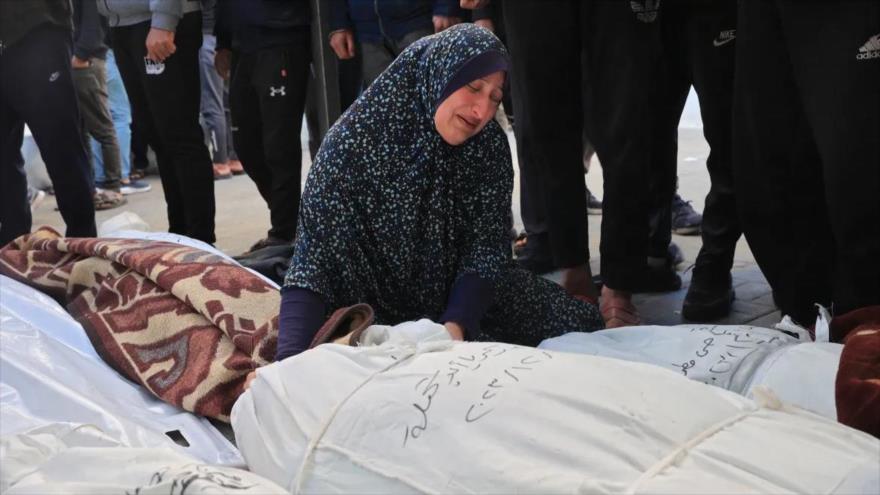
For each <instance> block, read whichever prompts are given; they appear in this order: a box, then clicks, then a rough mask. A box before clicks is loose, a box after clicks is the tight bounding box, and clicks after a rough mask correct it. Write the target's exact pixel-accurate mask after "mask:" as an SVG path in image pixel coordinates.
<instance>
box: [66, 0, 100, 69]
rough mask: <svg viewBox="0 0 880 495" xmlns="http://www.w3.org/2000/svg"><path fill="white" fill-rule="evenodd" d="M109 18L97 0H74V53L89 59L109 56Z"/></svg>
mask: <svg viewBox="0 0 880 495" xmlns="http://www.w3.org/2000/svg"><path fill="white" fill-rule="evenodd" d="M107 29H109V27H108V26H107V18H106V17H104V16H102V15H99V14H98V5H97V4H96V3H95V0H73V54H74V55H76V56H77V57H79V58H81V59H83V60H88V59H90V58H100V59H103V58H106V57H107V49H108V46H107V43H106V39H107Z"/></svg>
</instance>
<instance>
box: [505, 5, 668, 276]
mask: <svg viewBox="0 0 880 495" xmlns="http://www.w3.org/2000/svg"><path fill="white" fill-rule="evenodd" d="M590 5H591V9H590V11H589V12H587V15H586V16H585V20H584V44H585V48H584V49H585V51H586V54H585V55H586V59H587V64H588V65H587V70H588V72H587V78H588V82H587V84H588V85H589V88H590V91H589V95H590V96H589V98H587V101H586V105H585V106H586V108H587V117H588V119H589V124H590V125H589V129H590V136H591V137H592V138H593V144H594V146H595V147H596V153H597V154H598V156H599V160H600V161H601V162H602V167H603V178H604V182H605V188H604V191H605V194H604V197H603V198H602V199H603V208H602V240H601V245H600V249H601V255H602V257H601V265H602V280H603V282H604V283H605V286H606V287H608V288H609V289H612V290H618V291H632V290H633V289H635V288H637V287H638V283H639V280H640V279H641V278H642V277H643V276H645V271H646V269H647V265H646V258H647V245H648V214H649V207H650V195H649V192H650V188H649V171H650V165H651V157H652V154H653V142H654V141H653V133H654V125H655V122H654V118H655V117H654V116H655V113H656V111H657V105H658V104H659V99H660V93H659V91H658V88H657V85H656V84H655V83H654V81H658V80H659V79H660V77H661V75H662V72H661V69H662V60H661V31H660V24H659V22H660V21H659V15H658V13H657V11H656V10H655V9H654V6H655V5H656V4H655V3H654V2H638V1H635V2H605V1H595V2H592V3H591V4H590ZM649 81H650V82H649ZM517 119H519V116H517ZM517 124H519V120H517ZM582 182H583V181H581V183H582Z"/></svg>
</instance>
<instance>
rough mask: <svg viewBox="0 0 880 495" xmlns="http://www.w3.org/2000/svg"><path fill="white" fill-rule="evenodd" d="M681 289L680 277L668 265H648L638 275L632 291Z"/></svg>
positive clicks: (670, 290)
mask: <svg viewBox="0 0 880 495" xmlns="http://www.w3.org/2000/svg"><path fill="white" fill-rule="evenodd" d="M678 289H681V277H679V276H678V274H677V273H675V269H674V268H672V267H671V266H669V265H664V266H660V267H648V268H646V269H645V271H644V272H643V273H642V275H641V276H640V277H639V280H638V281H637V282H636V286H635V287H634V288H633V290H632V291H633V292H636V293H637V292H672V291H676V290H678Z"/></svg>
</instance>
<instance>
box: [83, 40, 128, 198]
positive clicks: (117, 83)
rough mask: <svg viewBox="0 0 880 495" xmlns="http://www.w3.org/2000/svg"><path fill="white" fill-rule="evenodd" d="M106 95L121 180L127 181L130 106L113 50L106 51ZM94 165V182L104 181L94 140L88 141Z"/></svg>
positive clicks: (99, 149) (101, 163)
mask: <svg viewBox="0 0 880 495" xmlns="http://www.w3.org/2000/svg"><path fill="white" fill-rule="evenodd" d="M107 93H108V95H109V100H108V101H109V103H110V116H111V117H112V118H113V127H114V128H115V129H116V139H117V140H118V141H119V154H120V155H121V157H122V179H123V180H127V179H128V176H129V174H130V173H131V105H129V103H128V95H127V94H126V93H125V86H123V84H122V76H120V75H119V68H118V67H117V66H116V57H115V56H114V55H113V50H107ZM89 141H90V144H91V146H92V157H93V159H94V165H95V182H97V183H101V182H103V181H104V163H103V160H102V159H101V145H100V144H99V143H98V142H97V141H95V139H94V138H90V139H89Z"/></svg>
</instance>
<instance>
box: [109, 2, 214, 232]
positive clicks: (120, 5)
mask: <svg viewBox="0 0 880 495" xmlns="http://www.w3.org/2000/svg"><path fill="white" fill-rule="evenodd" d="M98 7H99V9H100V10H101V13H103V14H104V15H105V16H107V18H108V19H109V21H110V25H111V26H112V27H111V30H110V34H111V38H112V40H113V49H114V53H115V55H116V62H117V64H118V65H119V72H120V73H121V74H122V81H123V82H124V83H125V90H126V92H127V93H128V99H129V101H130V102H131V109H132V118H133V119H134V121H136V122H137V123H138V125H143V130H144V137H145V138H146V140H147V142H148V143H149V144H150V146H153V149H154V150H155V151H156V157H157V160H158V165H159V177H160V178H161V180H162V189H163V192H164V193H165V203H166V204H167V208H168V230H169V231H170V232H173V233H175V234H183V235H186V236H189V237H192V238H195V239H199V240H201V241H204V242H207V243H209V244H213V243H214V241H215V237H214V176H213V173H212V170H211V158H210V156H209V155H208V149H207V147H206V146H205V141H204V135H203V134H202V128H201V126H200V125H199V105H200V102H201V97H200V89H201V87H200V83H199V47H200V46H201V44H202V29H201V26H202V17H201V12H200V10H201V7H200V3H199V1H198V0H104V1H102V2H99V3H98Z"/></svg>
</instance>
